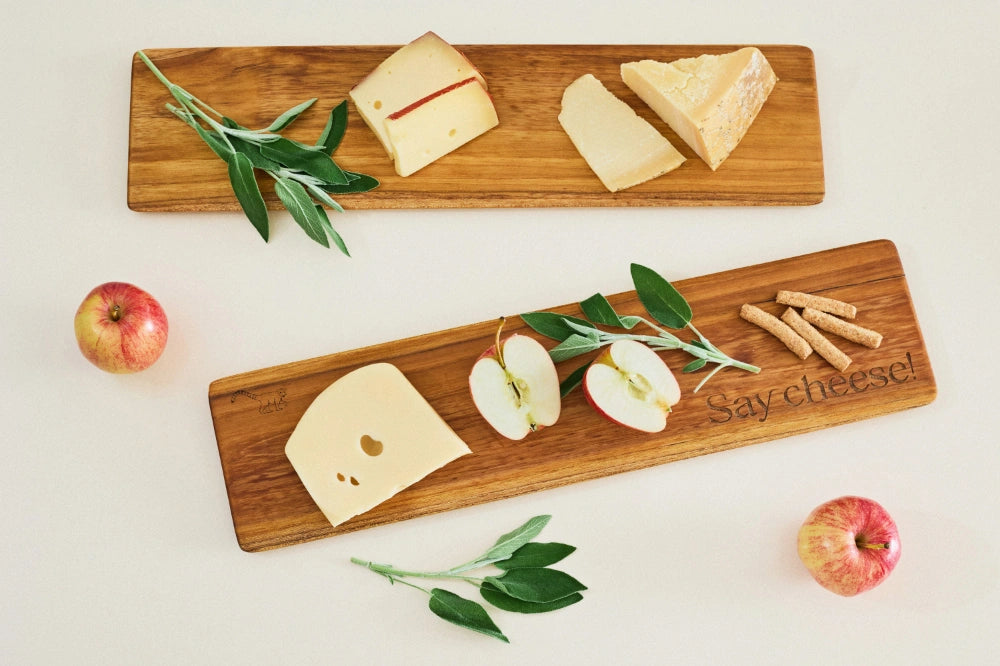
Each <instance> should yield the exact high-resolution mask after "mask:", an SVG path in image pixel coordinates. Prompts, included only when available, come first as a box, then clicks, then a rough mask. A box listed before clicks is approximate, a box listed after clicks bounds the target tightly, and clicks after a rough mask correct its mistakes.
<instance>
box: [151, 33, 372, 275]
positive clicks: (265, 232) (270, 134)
mask: <svg viewBox="0 0 1000 666" xmlns="http://www.w3.org/2000/svg"><path fill="white" fill-rule="evenodd" d="M138 55H139V58H140V60H142V62H143V63H145V65H146V66H147V67H148V68H149V69H150V71H152V72H153V74H154V75H155V76H156V78H157V79H159V81H160V82H161V83H162V84H163V85H164V86H166V87H167V90H169V91H170V94H171V95H172V96H173V98H174V99H175V100H176V101H177V102H178V104H180V106H175V105H173V104H170V103H168V104H167V105H166V107H167V109H168V110H169V111H170V112H171V113H173V114H174V115H175V116H177V117H178V118H180V119H181V120H182V121H184V122H185V123H186V124H187V125H188V126H190V127H191V128H192V129H193V130H194V131H195V132H197V133H198V136H200V137H201V139H202V140H203V141H204V142H205V143H206V144H208V147H209V148H211V149H212V151H213V152H214V153H215V154H216V155H218V156H219V157H220V158H222V159H223V160H224V161H225V162H226V164H227V166H228V172H229V182H230V184H231V185H232V188H233V193H234V194H235V195H236V199H237V201H239V203H240V207H241V208H242V209H243V212H244V214H246V216H247V219H249V220H250V223H251V224H253V226H254V228H255V229H256V230H257V233H259V234H260V236H261V238H263V239H264V241H265V242H266V241H267V240H268V237H269V236H270V225H269V219H268V213H267V206H266V205H265V204H264V197H263V195H262V194H261V192H260V186H259V185H258V183H257V179H256V176H255V170H260V171H263V172H264V173H266V174H268V175H269V176H270V177H271V178H273V179H274V191H275V194H277V196H278V199H279V200H280V201H281V203H282V205H283V206H284V207H285V208H286V209H287V210H288V212H289V213H291V215H292V219H294V220H295V222H296V223H297V224H298V225H299V226H300V227H302V230H303V231H305V232H306V235H308V236H309V238H311V239H313V240H314V241H316V242H317V243H319V244H320V245H322V246H324V247H330V241H331V240H332V241H333V243H334V244H335V245H336V246H337V247H338V248H339V249H340V251H341V252H343V253H344V254H346V255H348V256H350V253H349V252H348V250H347V245H346V244H345V243H344V240H343V238H341V236H340V234H338V233H337V232H336V230H334V228H333V225H332V224H331V223H330V218H329V216H328V215H327V213H326V207H329V208H332V209H333V210H335V211H337V212H343V210H344V209H343V208H342V207H341V206H340V204H338V203H337V202H336V201H334V199H333V198H332V197H331V196H330V195H331V194H343V193H350V192H367V191H368V190H371V189H373V188H375V187H378V184H379V182H378V180H376V179H375V178H372V177H371V176H367V175H365V174H360V173H354V172H351V171H345V170H344V169H341V168H340V167H339V166H338V165H337V163H336V162H335V161H334V160H333V157H332V154H333V152H334V151H335V150H336V149H337V146H339V145H340V141H341V139H342V138H343V135H344V131H345V130H346V129H347V101H346V100H345V101H343V102H341V103H340V104H339V105H338V106H337V107H335V108H334V109H333V110H332V111H331V112H330V115H329V117H328V119H327V122H326V126H325V127H324V128H323V132H322V133H321V134H320V136H319V139H318V140H317V141H316V144H315V145H312V146H308V145H306V144H303V143H300V142H298V141H292V140H291V139H286V138H284V137H283V136H281V134H279V132H281V131H282V130H284V129H285V128H287V127H288V126H289V125H291V124H292V122H294V121H295V119H296V118H298V117H299V116H300V115H301V114H302V113H303V112H305V111H306V110H307V109H309V107H311V106H312V105H313V104H314V103H315V102H316V98H315V97H314V98H312V99H309V100H306V101H305V102H302V103H301V104H297V105H295V106H293V107H292V108H290V109H288V110H287V111H285V112H284V113H282V114H281V115H280V116H278V117H277V118H275V120H274V122H272V123H271V124H270V125H268V126H267V127H266V128H264V129H261V130H252V129H249V128H246V127H243V126H242V125H240V124H239V123H237V122H236V121H235V120H233V119H231V118H227V117H226V116H224V115H222V114H221V113H219V112H218V111H216V110H215V109H213V108H212V107H211V106H209V105H208V104H206V103H205V102H203V101H202V100H200V99H198V98H197V97H195V96H194V95H192V94H191V93H189V92H188V91H186V90H184V89H183V88H181V87H180V86H178V85H177V84H175V83H172V82H171V81H170V80H169V79H167V77H166V76H164V75H163V73H162V72H161V71H160V70H159V69H158V68H157V67H156V65H154V64H153V62H152V61H151V60H150V59H149V57H147V56H146V54H145V53H143V52H142V51H139V52H138Z"/></svg>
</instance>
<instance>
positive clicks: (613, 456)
mask: <svg viewBox="0 0 1000 666" xmlns="http://www.w3.org/2000/svg"><path fill="white" fill-rule="evenodd" d="M622 268H623V270H624V271H627V270H628V267H627V266H623V267H622ZM653 268H654V269H655V270H658V271H659V272H661V273H663V274H664V275H665V276H667V277H668V278H669V277H670V276H669V274H668V273H667V272H665V269H664V267H662V266H661V267H653ZM674 285H675V286H676V287H677V288H678V290H679V291H680V292H681V293H682V294H683V295H684V296H685V297H686V298H687V300H688V302H689V303H690V304H691V306H692V308H693V310H694V323H695V325H696V326H697V327H698V328H699V330H700V331H701V332H702V333H703V334H705V335H706V336H707V337H708V338H709V339H710V340H711V341H712V342H713V343H714V344H716V345H717V346H719V347H720V348H721V349H722V350H724V351H725V352H727V353H728V354H729V355H730V356H732V357H734V358H737V359H740V360H744V361H748V362H750V363H753V364H755V365H758V366H760V367H761V368H762V371H761V372H760V374H750V373H747V372H743V371H740V370H736V369H732V368H727V369H725V370H722V371H721V372H719V373H718V374H716V375H715V376H714V377H713V378H712V379H711V380H709V382H708V383H707V384H706V385H705V386H704V387H703V388H702V389H701V390H700V391H699V392H698V393H693V392H692V390H693V388H694V387H695V386H696V385H697V383H698V382H699V381H700V380H701V378H702V377H703V376H704V374H703V373H704V372H706V371H704V370H703V371H701V372H697V373H693V374H680V368H681V367H683V366H684V365H686V364H687V363H688V361H689V360H690V357H689V356H688V355H687V354H685V353H684V352H682V351H669V352H664V355H663V357H664V360H665V361H666V362H667V364H668V365H669V366H670V367H671V368H672V369H673V370H674V371H675V374H677V376H678V380H679V382H680V385H681V390H682V398H681V401H680V402H679V403H678V404H677V405H676V406H675V408H674V412H673V413H672V414H671V416H670V418H669V420H668V425H667V428H666V430H665V431H663V432H661V433H658V434H654V435H650V434H646V433H641V432H638V431H633V430H629V429H627V428H624V427H622V426H618V425H614V424H612V423H610V422H609V421H606V420H604V418H603V417H601V416H599V415H598V414H597V413H596V412H595V411H594V410H593V409H591V408H590V407H589V406H588V405H587V403H586V400H585V398H584V396H583V394H582V392H581V391H580V390H579V389H577V390H576V391H574V392H573V393H571V394H570V395H568V396H567V397H566V398H565V399H564V401H563V412H562V415H561V417H560V419H559V421H558V423H556V424H555V425H554V426H551V427H549V428H545V429H543V430H540V431H539V432H537V433H533V434H531V435H529V436H528V437H527V438H526V439H525V440H522V441H520V442H513V441H510V440H506V439H504V438H502V437H501V436H499V435H497V434H496V433H495V432H494V431H493V429H492V428H491V427H490V426H489V425H488V424H487V423H486V422H485V421H484V420H483V419H482V417H481V416H480V415H479V413H478V412H477V411H476V408H475V406H474V405H473V403H472V399H471V397H470V394H469V388H468V375H469V371H470V369H471V368H472V364H473V363H474V362H475V360H476V358H477V357H478V356H479V355H480V354H481V353H482V352H483V351H484V350H486V349H487V348H488V347H489V346H490V345H491V344H492V343H493V337H494V334H495V332H496V325H497V322H496V321H487V322H482V323H479V324H474V325H470V326H463V327H460V328H455V329H452V330H446V331H441V332H437V333H430V334H427V335H421V336H418V337H415V338H411V339H407V340H400V341H396V342H389V343H385V344H380V345H376V346H372V347H367V348H363V349H356V350H353V351H346V352H341V353H336V354H332V355H329V356H323V357H320V358H314V359H310V360H305V361H299V362H295V363H288V364H286V365H280V366H277V367H272V368H265V369H261V370H256V371H253V372H248V373H244V374H239V375H235V376H232V377H227V378H224V379H219V380H217V381H215V382H213V383H212V384H211V385H210V387H209V405H210V408H211V412H212V418H213V420H214V423H215V433H216V438H217V441H218V446H219V455H220V458H221V461H222V471H223V475H224V478H225V483H226V488H227V491H228V495H229V502H230V507H231V510H232V516H233V524H234V526H235V529H236V536H237V539H238V541H239V544H240V547H241V548H243V549H244V550H247V551H259V550H266V549H270V548H277V547H280V546H288V545H291V544H297V543H301V542H305V541H309V540H313V539H319V538H322V537H328V536H332V535H335V534H340V533H344V532H349V531H353V530H359V529H362V528H368V527H374V526H376V525H382V524H385V523H390V522H394V521H399V520H406V519H409V518H413V517H417V516H424V515H428V514H433V513H437V512H441V511H448V510H450V509H456V508H461V507H466V506H471V505H474V504H479V503H483V502H490V501H493V500H499V499H504V498H508V497H513V496H516V495H520V494H523V493H529V492H534V491H537V490H544V489H547V488H555V487H558V486H562V485H566V484H570V483H576V482H578V481H586V480H589V479H595V478H598V477H603V476H607V475H611V474H617V473H620V472H628V471H631V470H636V469H641V468H645V467H650V466H653V465H660V464H662V463H668V462H673V461H676V460H683V459H685V458H690V457H693V456H698V455H703V454H706V453H714V452H717V451H723V450H726V449H731V448H735V447H739V446H746V445H748V444H756V443H759V442H765V441H768V440H772V439H777V438H780V437H787V436H789V435H795V434H799V433H805V432H809V431H812V430H818V429H820V428H827V427H829V426H835V425H840V424H844V423H850V422H853V421H857V420H860V419H865V418H870V417H874V416H879V415H882V414H887V413H890V412H895V411H898V410H902V409H906V408H910V407H916V406H919V405H924V404H927V403H929V402H931V401H932V400H933V399H934V396H935V394H936V391H937V389H936V384H935V381H934V374H933V372H932V370H931V364H930V359H929V358H928V356H927V352H926V349H925V347H924V342H923V339H922V336H921V333H920V327H919V324H918V322H917V318H916V315H915V313H914V310H913V305H912V303H911V300H910V294H909V290H908V288H907V284H906V276H905V274H904V272H903V267H902V265H901V262H900V259H899V255H898V253H897V251H896V248H895V246H894V245H893V244H892V243H891V242H890V241H886V240H882V241H872V242H868V243H863V244H859V245H852V246H848V247H843V248H838V249H833V250H828V251H825V252H819V253H816V254H809V255H804V256H800V257H795V258H791V259H785V260H782V261H775V262H771V263H766V264H761V265H757V266H750V267H747V268H740V269H737V270H731V271H726V272H723V273H716V274H713V275H706V276H703V277H698V278H693V279H689V280H681V281H677V282H675V283H674ZM780 289H789V290H798V291H805V292H809V293H814V294H818V295H823V296H828V297H832V298H837V299H841V300H844V301H848V302H850V303H853V304H855V305H856V306H857V307H858V317H857V319H856V320H855V321H856V322H857V323H858V324H860V325H862V326H865V327H868V328H872V329H875V330H877V331H879V332H880V333H882V334H883V335H884V336H885V339H884V341H883V343H882V345H881V346H880V347H879V348H878V349H867V348H864V347H861V346H859V345H856V344H853V343H850V342H847V341H845V340H841V339H839V338H835V337H832V336H831V340H832V341H834V342H835V344H837V346H838V347H840V348H841V349H842V350H843V351H844V352H846V353H847V354H848V355H849V356H850V357H851V359H852V363H851V365H850V366H849V367H848V368H847V369H846V371H844V372H837V371H836V370H834V369H833V368H832V367H831V366H829V365H827V363H826V362H825V361H823V360H822V359H820V358H818V357H817V355H816V354H813V355H812V356H810V357H809V358H808V359H806V360H805V361H800V360H799V359H798V357H796V356H795V355H793V354H792V353H791V352H789V351H788V350H787V349H786V348H785V347H784V346H783V345H782V344H781V343H780V342H778V340H777V339H775V338H773V337H771V335H770V334H769V333H766V332H764V331H762V330H760V329H758V328H757V327H755V326H753V325H751V324H749V323H747V322H745V321H743V320H742V319H740V318H739V314H738V313H739V309H740V306H741V305H742V304H743V303H753V304H755V305H758V306H759V307H761V308H763V309H765V310H768V311H770V312H772V313H774V314H776V315H778V314H780V313H781V312H782V311H783V310H784V306H777V305H775V304H774V302H773V301H774V298H775V295H776V293H777V291H778V290H780ZM589 295H590V294H584V295H582V297H586V296H589ZM609 300H610V301H611V302H612V303H613V304H614V305H615V307H616V309H617V310H618V312H620V313H622V314H644V311H643V309H642V306H641V305H640V303H639V302H638V299H637V297H636V295H635V292H627V293H622V294H617V295H614V296H609ZM553 310H555V311H559V312H563V313H566V314H574V315H579V314H580V313H579V310H578V307H577V306H576V305H567V306H563V307H559V308H553ZM499 314H500V313H498V315H499ZM504 314H510V313H504ZM518 331H520V332H522V333H527V334H529V335H533V336H535V337H538V338H539V339H540V340H541V341H542V342H543V344H545V345H546V346H547V347H551V346H553V345H554V344H555V343H554V342H553V341H551V340H548V339H546V338H542V337H540V336H537V335H536V334H535V333H534V332H533V331H531V330H530V329H528V328H527V327H526V326H525V325H524V324H523V322H521V320H520V318H519V317H510V318H509V319H508V324H507V327H506V328H505V331H504V332H505V334H507V333H513V332H518ZM586 360H589V357H580V358H577V359H573V360H571V361H567V362H564V363H561V364H560V365H559V366H558V369H559V373H560V378H564V377H565V376H566V375H568V374H569V373H570V372H571V371H572V370H574V369H575V368H576V367H578V366H579V365H580V364H582V363H583V362H585V361H586ZM373 362H389V363H392V364H394V365H396V366H397V367H398V368H399V369H400V370H401V371H402V372H403V374H404V375H406V377H407V378H408V379H409V380H410V381H411V382H412V383H413V385H414V386H415V387H416V388H417V390H419V391H420V392H421V393H422V394H423V395H424V397H425V398H426V399H427V401H428V402H429V403H430V404H431V406H432V407H434V409H436V410H437V412H438V413H439V414H440V415H441V416H442V417H443V418H444V420H445V421H446V422H447V423H448V424H449V425H450V426H451V427H452V428H453V429H454V430H455V432H456V433H457V434H458V435H459V436H460V437H461V438H462V439H464V440H465V442H466V443H467V444H468V445H469V448H470V449H471V450H472V454H470V455H466V456H464V457H462V458H459V459H458V460H455V461H454V462H452V463H449V464H448V465H445V466H444V467H442V468H441V469H439V470H437V471H436V472H434V473H432V474H430V475H429V476H427V477H425V478H424V479H422V480H421V481H419V482H417V483H416V484H414V485H412V486H410V487H409V488H407V489H405V490H403V491H402V492H400V493H399V494H397V495H396V496H394V497H392V498H391V499H389V500H387V501H386V502H384V503H382V504H381V505H379V506H378V507H376V508H374V509H372V510H371V511H368V512H367V513H364V514H362V515H360V516H357V517H355V518H353V519H351V520H350V521H348V522H346V523H343V524H341V525H340V526H338V527H337V528H333V527H331V525H330V524H329V523H328V522H327V521H326V519H325V518H324V517H323V514H322V513H320V511H319V509H318V508H317V507H316V505H315V504H314V503H313V501H312V499H311V498H310V496H309V494H308V493H307V492H306V489H305V487H304V486H303V485H302V483H301V482H300V481H299V479H298V476H297V475H296V473H295V471H294V469H293V468H292V466H291V464H290V463H289V462H288V460H287V459H286V458H285V455H284V447H285V443H286V441H287V440H288V437H289V436H290V435H291V433H292V430H293V429H294V428H295V425H296V423H297V422H298V420H299V418H300V417H301V416H302V414H303V413H304V412H305V410H306V408H307V407H308V406H309V404H310V403H311V402H312V401H313V399H314V398H315V397H316V396H317V395H318V394H319V393H320V392H321V391H322V390H323V389H325V388H326V387H327V386H329V385H330V384H331V383H332V382H334V381H335V380H336V379H338V378H339V377H341V376H343V375H344V374H346V373H347V372H349V371H351V370H354V369H356V368H358V367H360V366H363V365H366V364H369V363H373ZM636 501H637V502H639V501H641V498H636Z"/></svg>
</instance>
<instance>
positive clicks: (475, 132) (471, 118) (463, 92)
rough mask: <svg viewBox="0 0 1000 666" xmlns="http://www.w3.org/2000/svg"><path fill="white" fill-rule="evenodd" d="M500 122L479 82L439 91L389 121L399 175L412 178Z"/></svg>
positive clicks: (458, 84)
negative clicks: (411, 176) (413, 174)
mask: <svg viewBox="0 0 1000 666" xmlns="http://www.w3.org/2000/svg"><path fill="white" fill-rule="evenodd" d="M499 122H500V121H499V119H498V118H497V112H496V109H495V108H494V106H493V100H492V99H490V96H489V93H487V92H486V88H484V87H483V86H482V84H480V83H479V80H478V79H476V78H474V77H470V78H468V79H465V80H464V81H460V82H458V83H455V84H454V85H451V86H448V87H447V88H444V89H442V90H438V91H436V92H435V93H433V94H432V95H428V96H427V97H425V98H424V99H421V100H419V101H417V102H415V103H413V104H411V105H410V106H408V107H406V108H404V109H400V110H399V111H397V112H396V113H393V114H391V115H390V116H389V117H387V118H386V119H385V130H386V134H387V135H388V137H389V142H390V143H391V144H392V149H393V152H394V153H395V161H396V173H398V174H399V175H400V176H409V175H410V174H412V173H414V172H415V171H419V170H420V169H422V168H424V167H425V166H427V165H428V164H430V163H431V162H433V161H434V160H436V159H438V158H439V157H442V156H444V155H447V154H448V153H450V152H451V151H453V150H455V149H456V148H458V147H459V146H462V145H464V144H466V143H468V142H469V141H472V140H473V139H475V138H476V137H477V136H479V135H480V134H483V133H485V132H486V131H487V130H490V129H492V128H494V127H496V126H497V124H498V123H499Z"/></svg>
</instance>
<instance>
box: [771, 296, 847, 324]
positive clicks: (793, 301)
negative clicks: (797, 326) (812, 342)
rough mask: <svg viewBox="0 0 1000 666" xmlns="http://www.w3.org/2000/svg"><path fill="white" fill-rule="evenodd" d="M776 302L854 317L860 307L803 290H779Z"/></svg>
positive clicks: (839, 315)
mask: <svg viewBox="0 0 1000 666" xmlns="http://www.w3.org/2000/svg"><path fill="white" fill-rule="evenodd" d="M774 300H775V302H777V303H779V304H781V305H792V306H795V307H797V308H812V309H813V310H819V311H820V312H829V313H830V314H832V315H837V316H838V317H844V318H846V319H854V317H856V316H857V314H858V309H857V308H856V307H854V306H853V305H851V304H850V303H844V302H843V301H837V300H834V299H832V298H824V297H823V296H813V295H812V294H804V293H802V292H801V291H779V292H778V296H777V298H775V299H774Z"/></svg>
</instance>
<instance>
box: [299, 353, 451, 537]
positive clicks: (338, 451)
mask: <svg viewBox="0 0 1000 666" xmlns="http://www.w3.org/2000/svg"><path fill="white" fill-rule="evenodd" d="M467 453H470V450H469V447H468V446H466V445H465V442H463V441H462V440H461V439H460V438H459V436H458V435H456V434H455V432H454V431H453V430H452V429H451V428H450V427H449V426H448V425H447V424H446V423H445V422H444V420H443V419H442V418H441V417H440V416H439V415H438V414H437V412H436V411H434V408H433V407H431V406H430V404H429V403H428V402H427V401H426V400H425V399H424V398H423V396H421V395H420V393H419V392H418V391H417V389H416V388H414V386H413V385H412V384H411V383H410V382H409V381H408V380H407V379H406V377H405V376H404V375H403V373H402V372H400V371H399V370H398V369H397V368H396V367H395V366H394V365H391V364H389V363H375V364H372V365H366V366H363V367H361V368H359V369H357V370H354V371H352V372H349V373H348V374H346V375H344V376H343V377H341V378H340V379H338V380H337V381H335V382H334V383H333V384H331V385H330V386H329V387H327V388H326V389H325V390H324V391H323V392H322V393H320V394H319V395H318V396H316V399H315V400H313V402H312V404H310V405H309V407H308V409H306V411H305V413H304V414H303V415H302V418H301V419H299V422H298V424H297V425H296V426H295V430H294V431H293V432H292V435H291V437H289V439H288V443H287V444H286V445H285V455H286V456H287V457H288V460H289V462H291V463H292V467H293V468H294V469H295V472H296V473H297V474H298V475H299V478H300V479H301V480H302V483H303V485H305V487H306V490H307V491H309V495H310V496H311V497H312V499H313V501H315V502H316V504H317V506H319V508H320V510H321V511H322V512H323V515H324V516H326V519H327V520H329V521H330V523H331V524H332V525H334V526H336V525H339V524H340V523H342V522H344V521H345V520H348V519H349V518H351V517H353V516H356V515H358V514H360V513H364V512H365V511H368V510H369V509H372V508H373V507H375V506H377V505H379V504H381V503H382V502H384V501H385V500H387V499H389V498H390V497H392V496H393V495H395V494H396V493H398V492H399V491H401V490H403V489H404V488H406V487H408V486H410V485H412V484H414V483H416V482H417V481H419V480H420V479H422V478H424V477H425V476H427V475H428V474H430V473H431V472H433V471H434V470H436V469H438V468H439V467H442V466H443V465H445V464H446V463H448V462H451V461H452V460H454V459H456V458H458V457H460V456H463V455H465V454H467Z"/></svg>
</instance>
